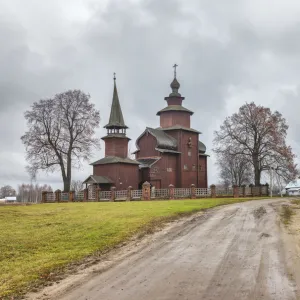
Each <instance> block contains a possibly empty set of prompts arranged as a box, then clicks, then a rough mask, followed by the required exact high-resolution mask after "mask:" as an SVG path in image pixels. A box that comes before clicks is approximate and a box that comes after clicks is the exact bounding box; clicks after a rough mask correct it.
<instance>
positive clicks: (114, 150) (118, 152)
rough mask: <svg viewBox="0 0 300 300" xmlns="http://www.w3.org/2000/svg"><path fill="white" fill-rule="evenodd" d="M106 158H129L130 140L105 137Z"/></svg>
mask: <svg viewBox="0 0 300 300" xmlns="http://www.w3.org/2000/svg"><path fill="white" fill-rule="evenodd" d="M103 140H104V141H105V156H118V157H123V158H125V157H127V155H128V141H129V139H128V138H118V137H104V138H103Z"/></svg>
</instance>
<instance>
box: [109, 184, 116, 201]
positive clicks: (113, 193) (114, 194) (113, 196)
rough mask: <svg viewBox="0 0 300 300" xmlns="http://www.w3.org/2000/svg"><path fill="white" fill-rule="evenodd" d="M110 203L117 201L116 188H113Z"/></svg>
mask: <svg viewBox="0 0 300 300" xmlns="http://www.w3.org/2000/svg"><path fill="white" fill-rule="evenodd" d="M110 190H111V196H110V202H114V201H115V200H116V188H115V187H114V186H113V187H112V188H111V189H110Z"/></svg>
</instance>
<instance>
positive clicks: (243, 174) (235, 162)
mask: <svg viewBox="0 0 300 300" xmlns="http://www.w3.org/2000/svg"><path fill="white" fill-rule="evenodd" d="M217 164H218V166H219V168H220V178H221V180H222V183H223V185H224V186H225V187H228V186H230V185H231V186H234V185H238V186H242V185H243V184H249V183H250V182H251V175H252V172H251V171H252V170H251V165H250V164H249V161H248V160H247V159H246V158H245V156H242V155H230V154H229V153H228V152H227V153H226V152H224V153H221V154H219V155H218V162H217Z"/></svg>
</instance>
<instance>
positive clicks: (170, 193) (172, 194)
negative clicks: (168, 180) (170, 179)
mask: <svg viewBox="0 0 300 300" xmlns="http://www.w3.org/2000/svg"><path fill="white" fill-rule="evenodd" d="M174 192H175V190H174V185H173V184H169V199H175V195H174Z"/></svg>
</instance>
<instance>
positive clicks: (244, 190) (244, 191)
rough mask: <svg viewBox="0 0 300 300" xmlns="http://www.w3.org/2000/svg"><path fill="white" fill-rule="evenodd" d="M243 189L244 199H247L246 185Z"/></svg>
mask: <svg viewBox="0 0 300 300" xmlns="http://www.w3.org/2000/svg"><path fill="white" fill-rule="evenodd" d="M242 188H243V197H244V198H245V197H246V185H245V184H243V185H242Z"/></svg>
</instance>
